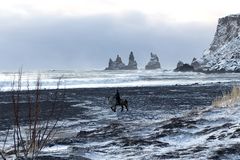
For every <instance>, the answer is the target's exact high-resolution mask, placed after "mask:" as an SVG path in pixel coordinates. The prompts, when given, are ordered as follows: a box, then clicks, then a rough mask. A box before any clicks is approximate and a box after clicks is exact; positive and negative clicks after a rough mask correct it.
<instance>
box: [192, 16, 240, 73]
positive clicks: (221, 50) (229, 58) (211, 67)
mask: <svg viewBox="0 0 240 160" xmlns="http://www.w3.org/2000/svg"><path fill="white" fill-rule="evenodd" d="M192 66H193V67H194V70H195V71H202V72H240V14H236V15H229V16H226V17H223V18H220V19H219V20H218V25H217V29H216V32H215V35H214V38H213V41H212V43H211V44H210V47H209V48H208V49H207V50H206V51H205V52H204V53H203V56H202V58H200V59H199V60H194V61H193V62H192Z"/></svg>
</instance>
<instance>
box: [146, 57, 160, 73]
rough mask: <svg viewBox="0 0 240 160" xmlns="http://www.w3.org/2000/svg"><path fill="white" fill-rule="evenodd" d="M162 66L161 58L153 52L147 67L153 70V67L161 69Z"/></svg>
mask: <svg viewBox="0 0 240 160" xmlns="http://www.w3.org/2000/svg"><path fill="white" fill-rule="evenodd" d="M159 68H161V65H160V62H159V58H158V56H157V55H156V54H153V53H151V59H150V61H149V62H148V64H147V65H146V66H145V69H147V70H151V69H159Z"/></svg>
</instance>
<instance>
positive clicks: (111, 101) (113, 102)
mask: <svg viewBox="0 0 240 160" xmlns="http://www.w3.org/2000/svg"><path fill="white" fill-rule="evenodd" d="M108 103H109V104H110V105H112V106H111V109H112V111H113V112H116V109H117V106H121V107H122V110H121V112H122V111H123V108H124V107H125V108H126V109H127V111H128V101H127V100H126V99H120V103H119V104H118V103H117V100H116V97H115V96H110V97H108Z"/></svg>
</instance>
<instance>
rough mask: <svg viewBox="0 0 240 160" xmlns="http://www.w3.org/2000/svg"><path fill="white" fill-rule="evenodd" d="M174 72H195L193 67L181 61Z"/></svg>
mask: <svg viewBox="0 0 240 160" xmlns="http://www.w3.org/2000/svg"><path fill="white" fill-rule="evenodd" d="M174 71H175V72H179V71H180V72H192V71H194V68H193V66H191V65H189V64H187V63H185V64H184V63H182V62H181V61H180V62H178V64H177V68H176V69H174Z"/></svg>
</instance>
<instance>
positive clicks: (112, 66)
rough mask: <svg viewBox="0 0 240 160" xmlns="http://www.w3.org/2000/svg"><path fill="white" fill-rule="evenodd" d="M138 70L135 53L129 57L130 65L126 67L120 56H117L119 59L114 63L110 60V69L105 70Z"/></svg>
mask: <svg viewBox="0 0 240 160" xmlns="http://www.w3.org/2000/svg"><path fill="white" fill-rule="evenodd" d="M136 69H137V62H136V60H135V58H134V55H133V52H131V53H130V55H129V62H128V65H125V64H124V63H123V62H122V59H121V57H120V56H119V55H117V58H116V60H115V61H112V59H111V58H110V60H109V63H108V67H107V68H105V70H136Z"/></svg>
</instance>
